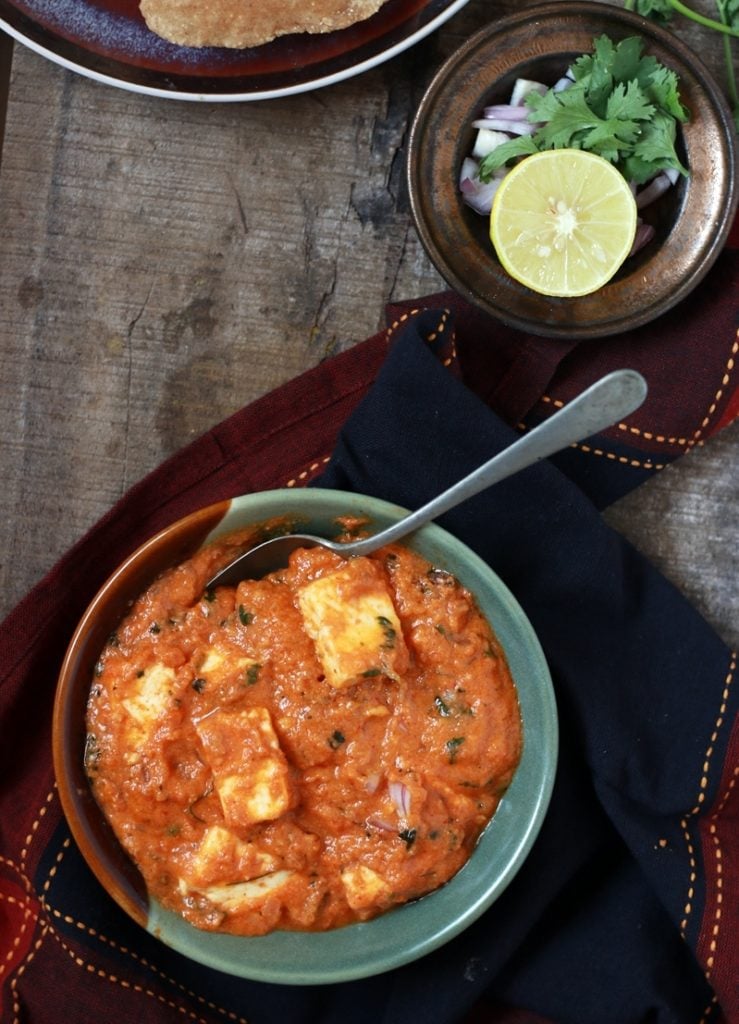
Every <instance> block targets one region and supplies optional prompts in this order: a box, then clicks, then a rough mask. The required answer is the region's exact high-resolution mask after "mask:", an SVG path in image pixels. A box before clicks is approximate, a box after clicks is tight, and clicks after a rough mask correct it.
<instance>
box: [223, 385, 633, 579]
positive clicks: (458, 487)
mask: <svg viewBox="0 0 739 1024" xmlns="http://www.w3.org/2000/svg"><path fill="white" fill-rule="evenodd" d="M646 395H647V384H646V381H645V380H644V378H643V377H642V376H641V374H640V373H637V372H636V370H628V369H625V370H614V371H613V372H612V373H608V374H606V375H605V376H604V377H601V378H600V380H598V381H596V382H595V383H594V384H591V385H590V387H588V388H586V389H585V391H583V392H582V393H581V394H579V395H578V396H577V397H576V398H573V399H572V401H571V402H568V404H567V405H565V406H563V407H562V408H561V409H559V410H558V411H557V412H556V413H555V414H554V415H553V416H550V417H549V419H547V420H545V421H544V422H543V423H540V424H539V426H538V427H535V428H534V429H533V430H532V431H531V432H530V433H528V434H525V435H524V436H523V437H521V438H519V439H518V440H517V441H514V443H513V444H511V445H509V446H508V448H504V449H503V451H502V452H499V453H498V454H497V455H494V456H493V457H492V458H491V459H489V460H488V461H487V462H485V463H483V465H482V466H480V467H478V469H475V470H473V471H472V472H471V473H469V474H468V475H467V476H465V477H463V478H462V479H461V480H460V481H458V482H457V483H456V484H453V485H452V486H451V487H449V488H448V489H447V490H445V491H443V492H442V493H441V494H440V495H438V496H437V497H436V498H433V499H432V500H431V501H429V502H427V503H426V504H425V505H423V506H422V507H421V508H419V509H417V510H416V511H415V512H411V513H409V514H408V515H407V516H404V517H403V518H402V519H401V520H399V521H398V522H397V523H394V524H393V525H392V526H389V527H387V528H386V529H384V530H381V531H380V532H379V533H375V534H373V535H372V536H371V537H364V538H362V539H361V540H353V541H347V542H345V543H343V542H338V541H332V540H328V539H327V538H325V537H317V536H315V535H314V534H305V533H303V534H300V533H293V534H287V535H285V536H281V537H273V538H271V539H270V540H266V541H264V543H262V544H258V545H257V546H256V547H254V548H252V549H251V550H250V551H247V552H246V553H245V554H243V555H240V556H239V557H238V558H236V559H234V561H233V562H230V563H229V564H228V565H227V566H225V567H224V568H223V569H221V570H220V571H219V572H218V573H216V575H215V576H214V577H213V578H212V579H211V580H210V581H209V583H208V586H209V587H219V586H235V585H236V584H237V583H239V582H240V581H241V580H245V579H261V577H262V576H265V575H266V574H267V573H269V572H274V571H276V570H277V569H281V568H284V567H285V566H286V565H287V560H288V558H289V557H290V555H291V553H292V552H293V551H295V550H296V549H297V548H301V547H302V548H305V547H315V546H316V545H317V544H320V545H321V546H322V547H324V548H328V549H329V551H333V552H335V553H336V554H338V555H341V556H342V557H343V558H353V557H356V556H357V555H369V554H371V553H372V552H373V551H377V550H378V548H381V547H383V546H384V545H385V544H390V543H393V542H394V541H397V540H400V539H401V538H403V537H406V536H408V534H410V533H413V531H414V530H417V529H418V528H419V527H421V526H424V525H425V524H426V523H429V522H431V521H432V520H433V519H436V518H437V516H440V515H442V514H443V513H444V512H448V511H449V510H450V509H452V508H455V507H456V506H457V505H460V504H461V503H462V502H463V501H466V500H467V499H468V498H471V497H472V496H473V495H475V494H478V493H479V492H480V491H483V490H485V489H486V488H488V487H490V486H492V484H495V483H498V482H499V481H500V480H505V479H506V478H507V477H510V476H513V474H514V473H518V472H519V471H520V470H522V469H526V468H527V467H528V466H531V465H533V464H534V463H535V462H538V461H539V460H540V459H544V458H546V457H547V456H548V455H553V454H554V452H558V451H561V450H562V449H563V448H566V447H568V446H569V445H571V444H574V443H575V442H577V441H582V440H583V439H584V438H586V437H590V436H591V435H592V434H596V433H598V431H600V430H603V429H605V428H606V427H610V426H612V425H613V424H614V423H616V422H617V421H618V420H620V419H622V418H623V417H625V416H628V415H629V413H631V412H633V411H634V410H635V409H638V408H639V406H640V405H641V404H642V402H643V401H644V399H645V398H646Z"/></svg>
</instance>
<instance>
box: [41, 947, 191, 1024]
mask: <svg viewBox="0 0 739 1024" xmlns="http://www.w3.org/2000/svg"><path fill="white" fill-rule="evenodd" d="M50 930H51V932H52V935H53V937H54V939H55V940H56V942H58V944H59V945H60V946H61V948H62V949H63V950H64V952H65V953H66V954H67V955H68V956H69V957H70V959H71V960H72V961H73V963H75V964H76V965H77V967H82V968H83V969H84V970H85V971H87V973H88V974H95V975H97V977H98V978H102V979H103V980H104V981H109V982H111V984H114V985H120V986H121V987H122V988H130V989H131V990H132V991H134V992H136V993H138V994H140V995H145V996H148V997H149V998H150V999H156V1001H157V1002H159V1003H161V1004H162V1005H163V1006H168V1007H169V1009H170V1010H174V1011H175V1012H176V1013H178V1014H179V1015H180V1016H181V1017H188V1018H189V1019H190V1020H193V1021H197V1024H208V1022H207V1021H206V1019H205V1018H204V1017H201V1016H200V1015H199V1014H197V1013H195V1012H194V1011H193V1010H188V1009H187V1008H186V1007H184V1006H182V1005H181V1004H178V1003H177V1002H175V1000H174V999H169V998H167V996H165V995H163V994H162V993H157V992H154V991H153V990H152V989H150V988H145V987H144V986H143V985H139V984H138V983H131V982H129V981H126V980H125V979H124V978H119V977H118V976H117V975H116V974H108V972H107V971H104V970H103V969H102V968H101V967H96V966H95V964H93V963H90V962H89V961H86V960H83V958H82V957H81V956H78V955H77V954H76V953H75V952H74V950H72V949H70V947H69V946H68V945H67V943H66V942H65V941H64V939H63V938H62V937H61V935H59V933H58V932H57V931H56V929H54V928H50Z"/></svg>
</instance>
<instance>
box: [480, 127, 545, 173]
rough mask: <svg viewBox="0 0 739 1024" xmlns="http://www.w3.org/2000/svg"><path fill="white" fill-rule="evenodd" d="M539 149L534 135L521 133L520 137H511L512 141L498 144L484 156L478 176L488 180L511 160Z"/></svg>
mask: <svg viewBox="0 0 739 1024" xmlns="http://www.w3.org/2000/svg"><path fill="white" fill-rule="evenodd" d="M538 149H539V147H538V146H537V145H536V143H535V142H534V139H533V136H531V135H519V136H518V138H515V139H511V140H510V142H504V143H503V144H502V145H500V146H496V147H495V149H494V150H493V151H492V152H491V153H488V155H487V156H484V157H483V158H482V160H481V161H480V167H479V168H478V171H477V177H478V178H479V179H480V181H484V182H488V181H490V179H491V178H492V177H493V175H494V174H495V172H496V171H497V170H498V169H499V168H500V167H503V166H504V165H505V164H507V163H508V161H509V160H515V159H516V158H517V157H520V156H530V155H531V154H532V153H536V152H538Z"/></svg>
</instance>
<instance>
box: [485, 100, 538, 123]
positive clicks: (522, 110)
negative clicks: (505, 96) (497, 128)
mask: <svg viewBox="0 0 739 1024" xmlns="http://www.w3.org/2000/svg"><path fill="white" fill-rule="evenodd" d="M528 113H529V112H528V109H527V108H526V107H524V106H515V107H514V106H513V104H512V103H496V104H494V105H493V106H492V107H485V109H484V110H483V112H482V116H483V117H486V118H487V117H492V118H496V117H497V118H499V119H500V120H501V121H525V120H526V118H527V116H528Z"/></svg>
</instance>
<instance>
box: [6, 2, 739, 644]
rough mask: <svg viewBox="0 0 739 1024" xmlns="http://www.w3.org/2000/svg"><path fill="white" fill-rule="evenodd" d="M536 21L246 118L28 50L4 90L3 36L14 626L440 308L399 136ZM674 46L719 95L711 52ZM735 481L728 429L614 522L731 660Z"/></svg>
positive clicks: (451, 41) (737, 446)
mask: <svg viewBox="0 0 739 1024" xmlns="http://www.w3.org/2000/svg"><path fill="white" fill-rule="evenodd" d="M526 3H527V0H471V2H470V4H469V5H468V6H467V7H466V8H464V9H463V10H462V11H461V12H460V13H458V14H457V15H456V16H455V17H454V18H453V19H452V20H451V21H450V22H448V23H447V24H446V25H445V26H443V27H442V29H441V30H440V31H438V32H437V33H436V34H435V35H433V36H432V37H430V38H428V39H427V40H424V41H423V42H422V43H421V44H420V45H418V46H416V47H414V48H413V49H411V50H409V51H407V52H405V53H403V54H401V55H400V56H398V57H396V58H395V59H393V60H392V61H390V62H389V63H386V64H384V65H382V66H380V67H378V68H376V69H374V70H372V71H370V72H368V73H365V74H364V75H362V76H361V77H358V78H354V79H351V80H349V81H347V82H343V83H339V84H337V85H334V86H331V87H329V88H324V89H321V90H318V91H315V92H313V93H308V94H304V95H297V96H294V97H289V98H285V99H280V100H271V101H261V102H254V103H244V104H236V105H230V104H222V105H216V104H204V105H202V104H197V103H180V102H172V101H167V100H161V99H155V98H150V97H146V96H140V95H134V94H132V93H128V92H125V91H122V90H118V89H114V88H111V87H108V86H104V85H100V84H96V83H94V82H92V81H89V80H87V79H85V78H82V77H78V76H76V75H75V74H73V73H70V72H67V71H65V70H62V69H60V68H59V67H57V66H56V65H54V64H52V63H49V62H47V61H45V60H44V59H42V58H41V57H39V56H37V55H35V54H34V53H32V52H30V51H29V50H27V49H26V48H25V47H23V46H21V45H18V44H16V45H15V46H14V47H13V48H12V49H13V54H12V74H11V76H10V85H9V90H8V89H7V84H6V79H7V70H8V66H9V60H10V53H11V46H10V45H9V40H7V39H6V38H5V37H3V39H2V43H1V44H0V68H1V69H3V70H0V110H2V109H3V107H4V102H3V100H4V98H5V94H6V93H8V92H9V98H8V103H7V121H6V125H5V145H4V151H3V153H2V166H1V169H0V170H1V174H0V245H1V246H2V249H1V252H2V273H1V274H0V402H1V404H2V409H3V429H2V431H1V432H0V479H2V486H1V487H0V552H1V554H0V616H2V615H3V614H4V613H6V612H7V611H9V610H10V608H11V607H12V606H13V605H14V603H15V602H16V601H17V600H18V599H19V598H20V597H21V596H22V595H23V594H24V593H25V592H26V591H27V590H28V589H29V588H30V587H31V586H32V585H33V583H34V582H35V581H36V580H37V579H38V578H39V577H40V576H41V574H42V573H44V572H45V571H46V570H47V569H48V568H49V567H50V566H51V565H52V564H53V562H54V561H55V560H56V559H57V558H58V556H59V555H61V554H62V553H63V552H64V551H65V549H66V548H67V547H68V546H69V545H71V544H72V543H73V542H74V541H75V540H76V539H77V538H78V537H79V536H80V535H81V534H82V533H83V532H84V531H85V530H86V529H87V528H88V527H89V526H90V525H91V524H92V523H93V522H94V521H95V520H97V519H98V517H100V516H101V515H102V514H103V513H104V512H105V511H106V510H107V509H108V507H109V506H110V505H111V504H112V503H113V502H114V501H115V500H116V499H117V498H119V497H120V496H121V494H123V492H124V491H125V490H126V489H127V488H128V487H130V486H131V484H133V483H134V482H135V481H136V480H138V479H139V478H140V477H141V476H142V475H143V474H145V473H146V472H148V471H149V470H151V469H153V468H154V467H155V466H156V465H157V464H158V463H160V462H161V461H162V459H164V458H165V457H166V456H167V455H169V454H170V453H171V452H173V451H175V450H176V449H178V448H180V447H181V446H183V445H185V444H186V443H187V442H189V441H190V440H192V439H193V438H194V437H195V436H197V435H198V434H200V433H201V432H203V431H205V430H207V429H208V428H209V427H210V426H212V425H213V424H214V423H216V422H218V421H220V420H221V419H223V417H225V416H227V415H228V414H229V413H231V412H233V411H234V410H236V409H238V408H240V407H241V406H243V405H244V404H246V403H248V402H250V401H252V400H253V399H254V398H256V397H257V396H259V395H262V394H263V393H265V392H267V391H269V390H270V389H272V388H274V387H275V386H276V385H278V384H280V383H282V382H283V381H286V380H288V379H289V378H292V377H294V376H295V375H297V374H299V373H301V372H302V371H303V370H305V369H307V368H308V367H310V366H313V365H314V364H316V363H318V362H319V361H320V360H322V359H324V358H326V357H327V356H330V355H332V354H333V353H336V352H339V351H341V350H342V349H346V348H347V347H349V346H351V345H352V344H354V343H356V342H358V341H360V340H362V339H363V338H365V337H366V336H368V335H369V334H372V333H374V332H375V331H376V330H378V329H379V327H380V326H381V325H382V319H383V308H384V306H385V304H386V302H388V301H389V300H397V299H403V298H413V297H417V296H420V295H424V294H427V293H429V292H432V291H436V290H439V289H441V288H442V287H444V282H443V281H442V280H441V279H440V278H439V276H438V274H437V273H436V272H435V270H434V268H433V267H432V265H431V263H430V262H429V260H428V259H427V257H426V256H425V254H424V251H423V249H422V247H421V245H420V243H419V240H418V238H417V236H416V234H415V231H414V229H413V227H412V224H411V221H410V216H409V209H408V203H407V198H406V194H405V191H404V179H403V161H404V143H405V139H406V131H407V128H408V123H409V118H410V116H411V115H412V113H413V111H414V109H415V108H416V105H417V102H418V100H419V98H420V96H421V94H422V92H423V89H424V87H425V85H426V83H427V82H428V80H429V78H430V77H431V75H432V74H433V72H434V70H435V68H436V67H438V65H439V63H440V62H441V60H442V59H443V58H444V57H445V56H446V55H447V54H449V53H450V52H451V51H452V50H454V49H455V48H456V47H457V46H458V45H460V44H461V42H462V41H463V40H464V39H465V38H466V37H467V36H468V35H469V34H470V33H471V32H472V31H473V30H475V29H476V28H477V27H479V26H480V25H482V24H483V23H484V22H485V21H486V20H488V19H489V18H490V17H494V16H497V15H498V14H504V13H508V12H510V11H512V10H516V9H519V8H520V7H522V6H526ZM696 6H697V7H699V8H700V9H701V10H704V11H706V13H708V12H710V11H711V10H712V3H711V2H710V0H701V2H699V3H696ZM679 34H681V35H683V37H684V38H686V39H688V40H689V41H690V42H691V44H692V45H694V46H695V47H696V48H698V49H699V51H700V53H701V54H702V56H703V57H704V59H705V60H706V61H707V62H708V63H709V64H712V65H713V67H714V70H715V71H716V72H717V75H718V76H719V77H720V78H722V76H723V72H722V61H723V54H722V50H721V44H720V41H719V39H718V37H717V36H716V37H715V38H713V36H714V34H713V33H710V32H706V31H705V30H703V29H693V30H691V27H690V26H689V25H688V23H686V22H684V21H681V22H680V28H679ZM736 52H737V54H739V46H737V47H736ZM1 125H2V115H1V114H0V126H1ZM0 135H1V133H0ZM738 469H739V424H736V425H735V426H734V427H733V428H730V429H728V430H726V431H725V432H724V433H723V434H722V435H721V436H719V437H718V438H715V439H713V440H711V441H710V443H709V444H708V445H707V446H706V447H705V448H698V449H695V450H693V451H692V452H691V454H690V455H688V456H686V457H684V458H683V459H681V460H680V462H679V464H677V465H675V466H674V467H672V468H670V469H668V470H666V471H664V472H663V473H662V474H661V475H660V476H659V477H657V478H655V479H654V480H653V481H651V482H650V483H649V484H647V485H646V486H643V487H641V488H640V489H639V490H638V491H637V492H635V493H634V494H632V495H630V496H629V497H628V498H627V499H625V500H623V501H621V502H620V503H619V504H618V505H617V506H615V507H614V508H612V509H611V510H609V512H608V514H607V515H608V519H609V520H610V521H611V522H612V523H613V524H615V525H616V526H617V527H618V528H619V529H620V530H622V531H623V533H624V534H626V535H627V536H628V537H629V538H630V539H631V540H632V541H633V542H634V543H635V544H636V545H637V546H638V547H639V548H641V549H642V550H643V551H644V552H646V553H647V554H648V555H649V556H650V557H651V558H652V559H653V560H654V561H655V562H656V563H657V564H658V565H659V566H660V567H661V568H662V570H663V571H664V572H665V574H666V575H667V576H669V577H670V578H672V579H673V580H674V581H675V582H676V583H677V584H678V586H680V587H681V588H682V589H683V590H684V591H685V592H686V593H687V594H688V595H689V596H690V597H691V598H692V600H693V601H694V603H695V604H696V605H697V606H698V607H699V608H700V609H701V610H702V611H703V613H704V614H705V616H706V617H707V618H708V619H709V620H710V621H711V622H712V623H713V624H714V625H715V627H716V628H717V629H718V631H719V633H720V634H721V635H722V636H723V637H724V638H725V639H726V641H727V642H729V643H731V644H732V645H737V644H739V616H738V615H737V610H738V609H739V600H738V598H737V592H736V579H737V568H738V567H739V551H738V549H737V531H736V526H737V513H736V509H737V507H739V473H738V472H737V471H738Z"/></svg>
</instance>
